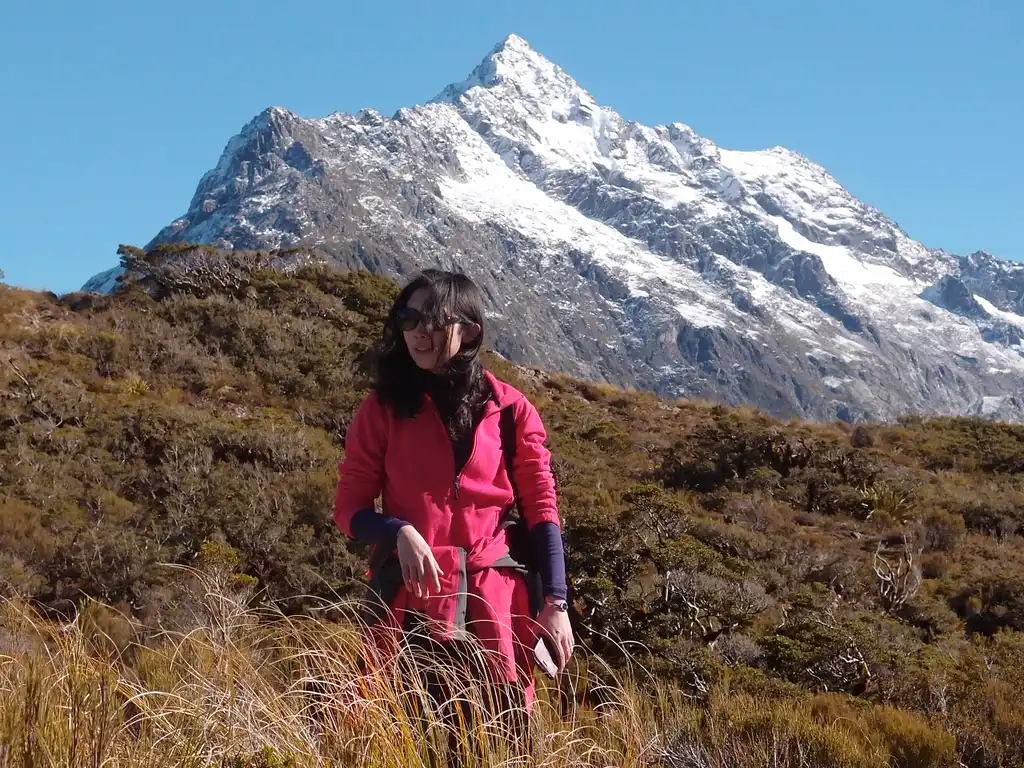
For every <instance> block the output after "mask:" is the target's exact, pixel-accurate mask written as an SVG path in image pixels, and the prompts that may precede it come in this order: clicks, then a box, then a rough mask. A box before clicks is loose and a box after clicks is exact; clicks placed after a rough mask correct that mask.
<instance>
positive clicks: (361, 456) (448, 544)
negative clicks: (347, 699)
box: [334, 270, 573, 711]
mask: <svg viewBox="0 0 1024 768" xmlns="http://www.w3.org/2000/svg"><path fill="white" fill-rule="evenodd" d="M483 339H484V312H483V300H482V296H481V293H480V291H479V289H478V288H477V286H476V285H475V284H474V283H473V282H472V281H471V280H470V279H469V278H468V277H466V276H465V275H462V274H456V273H451V272H441V271H437V270H428V271H426V272H424V273H423V274H422V275H420V276H419V277H417V278H416V279H415V280H413V281H412V282H411V283H409V284H408V285H407V286H406V287H405V288H404V289H403V290H402V292H401V293H400V295H399V296H398V298H397V300H396V301H395V304H394V306H393V307H392V308H391V311H390V313H389V315H388V318H387V320H386V322H385V327H384V332H383V339H382V342H383V344H382V347H383V348H382V352H381V356H380V359H379V362H378V372H377V381H376V384H375V386H374V388H373V391H372V392H371V393H370V394H369V395H368V396H367V397H366V399H365V400H364V401H363V402H362V404H361V405H360V406H359V408H358V409H357V411H356V413H355V415H354V417H353V419H352V422H351V424H350V425H349V428H348V431H347V434H346V438H345V459H344V461H343V462H342V463H341V465H340V467H339V479H338V487H337V496H336V500H335V510H334V519H335V522H336V523H337V525H338V527H339V528H340V529H341V530H342V531H343V532H344V533H345V534H346V535H347V536H349V537H350V538H354V539H358V540H361V541H365V542H370V543H372V544H374V545H375V555H374V558H373V561H372V562H371V587H372V588H373V589H374V590H375V591H376V592H377V593H378V594H379V595H380V597H381V599H382V601H383V603H384V604H385V605H386V607H387V609H388V610H384V611H380V612H379V613H378V616H377V618H378V623H377V624H376V626H375V628H374V630H375V639H376V641H377V646H378V647H381V648H385V649H386V648H390V649H391V651H394V650H395V649H396V647H397V645H396V641H397V639H398V638H399V636H400V634H401V633H402V632H406V633H407V636H409V635H414V636H415V637H417V638H421V637H426V638H428V644H429V645H430V646H431V647H432V648H433V649H434V650H435V651H437V652H440V653H444V652H446V651H448V650H450V649H451V648H455V647H458V645H459V643H460V642H462V641H463V640H465V638H471V639H472V641H473V642H474V643H476V644H477V645H478V647H481V648H482V650H483V651H485V652H486V653H485V655H486V658H487V659H488V660H489V661H488V663H487V664H486V673H487V674H488V675H490V677H491V681H492V682H493V683H494V684H495V685H497V686H504V687H505V688H507V689H510V690H514V691H518V693H520V694H521V696H517V697H516V698H517V699H521V701H522V702H523V704H524V706H525V708H526V710H527V711H528V710H529V709H530V708H531V706H532V702H533V691H534V685H533V679H532V666H533V661H534V658H533V654H534V653H535V649H536V652H538V653H539V652H540V651H543V650H544V647H545V646H544V645H538V641H537V638H538V637H540V638H542V639H546V640H547V641H548V642H547V643H546V646H547V648H548V649H549V650H550V651H552V652H553V653H552V656H553V657H554V658H555V660H556V664H557V666H558V671H561V670H562V669H564V667H565V664H566V662H567V661H568V659H569V658H570V656H571V654H572V651H573V635H572V629H571V627H570V623H569V618H568V613H567V605H566V581H565V566H564V559H563V553H562V540H561V531H560V521H559V517H558V511H557V508H556V494H555V486H554V480H553V477H552V474H551V470H550V454H549V453H548V451H547V449H546V447H545V445H544V443H545V439H546V434H545V430H544V426H543V424H542V423H541V419H540V417H539V415H538V413H537V411H536V409H535V408H534V406H533V405H532V404H531V403H530V402H529V401H528V400H527V399H526V397H525V396H523V394H522V393H520V392H518V391H516V390H515V389H514V388H512V387H511V386H509V385H508V384H506V383H504V382H502V381H499V380H498V379H497V378H496V377H495V376H494V375H493V374H492V373H490V372H489V371H486V370H484V368H483V367H482V365H481V362H480V350H481V347H482V345H483ZM504 409H511V416H513V417H514V422H513V421H512V420H510V419H509V416H508V414H506V416H505V417H502V415H501V414H502V411H503V410H504ZM503 418H504V419H506V421H505V424H510V423H514V425H515V427H514V433H515V434H514V440H515V445H514V447H515V458H514V460H513V461H512V464H513V466H512V471H511V472H508V471H506V470H507V468H506V466H505V461H504V456H503V452H502V442H501V423H502V419H503ZM378 496H381V497H382V510H383V511H382V512H381V513H378V512H377V511H376V510H375V508H374V502H375V500H376V499H377V497H378ZM516 500H517V501H518V506H519V509H520V510H521V513H522V516H523V518H524V519H525V524H526V527H527V529H528V530H529V542H531V543H532V549H533V552H532V553H531V554H533V555H534V559H535V562H536V568H537V570H538V571H539V572H540V582H541V584H542V585H543V606H542V607H539V606H535V608H538V607H539V608H540V609H539V612H536V616H535V617H534V616H531V604H530V596H529V593H528V587H527V582H526V580H525V579H524V576H523V574H522V572H521V570H522V569H521V568H518V567H517V563H516V561H515V560H514V558H512V557H511V556H510V553H509V534H508V528H506V527H505V523H506V522H507V519H508V514H509V512H510V510H512V509H513V508H514V506H515V505H514V501H516ZM520 559H522V558H520ZM389 641H390V644H389Z"/></svg>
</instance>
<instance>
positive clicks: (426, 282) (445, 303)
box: [374, 269, 492, 440]
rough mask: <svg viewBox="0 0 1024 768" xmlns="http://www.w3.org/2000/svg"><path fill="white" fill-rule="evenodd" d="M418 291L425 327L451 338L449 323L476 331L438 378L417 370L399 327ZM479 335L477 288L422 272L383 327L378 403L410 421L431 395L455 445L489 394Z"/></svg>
mask: <svg viewBox="0 0 1024 768" xmlns="http://www.w3.org/2000/svg"><path fill="white" fill-rule="evenodd" d="M421 288H426V289H427V290H428V291H429V293H430V295H429V297H428V299H427V301H426V302H425V303H424V305H423V308H422V312H423V315H424V320H425V323H426V325H427V327H428V328H435V329H436V328H445V329H446V331H447V333H449V334H450V333H452V332H453V331H454V327H453V326H452V325H451V321H453V320H454V321H455V322H464V323H473V324H476V325H477V326H479V328H480V332H479V333H478V334H477V335H476V337H475V338H472V339H467V340H464V341H463V343H462V347H461V348H460V349H459V351H458V353H457V354H455V355H454V356H453V357H452V358H451V360H449V361H448V363H447V364H446V365H445V366H444V369H443V370H441V371H438V372H437V373H432V372H430V371H425V370H423V369H422V368H420V367H419V366H418V365H416V363H415V361H414V360H413V359H412V357H411V356H410V355H409V349H408V347H407V346H406V344H405V337H404V335H403V333H402V328H401V325H400V318H401V314H402V312H403V310H404V309H405V308H406V306H407V305H408V303H409V299H410V298H411V297H412V295H413V294H414V293H415V292H416V291H418V290H420V289H421ZM483 331H484V301H483V294H482V293H481V292H480V289H479V288H478V287H477V285H476V283H474V282H473V281H472V280H471V279H470V278H469V277H468V276H466V275H464V274H462V273H459V272H445V271H442V270H438V269H427V270H424V271H423V272H421V273H420V274H419V275H418V276H417V277H415V278H414V279H413V280H412V281H411V282H409V283H408V284H407V285H406V286H405V287H404V288H403V289H402V291H401V293H399V295H398V298H397V299H395V303H394V304H393V305H392V307H391V311H390V312H389V313H388V316H387V319H386V320H385V322H384V330H383V333H382V336H381V348H380V352H379V354H378V357H377V380H376V383H375V384H374V390H375V391H376V392H377V395H378V397H380V399H381V402H383V403H384V404H386V405H389V406H391V408H392V409H393V410H394V412H395V413H396V415H398V417H399V418H412V417H413V416H415V415H416V414H417V413H419V411H420V409H421V408H422V407H423V396H424V394H426V393H428V392H429V393H430V395H431V397H432V398H434V399H435V401H437V405H438V408H439V410H440V411H441V414H442V418H443V419H444V420H445V422H446V423H445V427H446V429H447V431H448V435H449V437H451V439H452V440H458V439H459V438H461V437H464V436H465V435H467V434H468V433H469V432H470V431H472V429H473V426H474V424H475V422H476V419H477V418H479V416H480V414H481V413H482V411H483V408H484V406H485V405H486V402H487V399H488V398H489V397H491V395H492V393H491V389H490V387H489V385H488V383H487V379H486V377H485V376H484V371H483V364H482V363H481V361H480V351H481V348H482V347H483V338H484V332H483Z"/></svg>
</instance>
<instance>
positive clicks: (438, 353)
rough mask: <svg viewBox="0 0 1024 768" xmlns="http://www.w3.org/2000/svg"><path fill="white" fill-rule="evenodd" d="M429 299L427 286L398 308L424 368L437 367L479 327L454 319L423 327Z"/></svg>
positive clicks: (411, 348)
mask: <svg viewBox="0 0 1024 768" xmlns="http://www.w3.org/2000/svg"><path fill="white" fill-rule="evenodd" d="M429 299H430V290H429V289H428V288H419V289H417V290H416V291H414V292H413V294H412V296H410V297H409V301H408V302H407V303H406V305H405V307H404V309H402V310H400V311H399V315H398V322H399V326H400V327H401V329H402V335H403V336H404V338H405V345H406V347H408V348H409V356H410V357H412V359H413V362H414V363H416V365H418V366H419V367H420V368H423V369H424V370H427V371H438V370H440V369H442V368H443V367H444V366H445V365H446V364H447V363H448V361H449V360H451V359H452V358H453V357H455V355H457V354H458V353H459V350H460V349H462V344H463V342H464V341H472V340H473V339H474V338H475V337H476V333H478V330H477V328H476V326H475V325H472V324H469V323H465V322H455V320H454V319H453V320H452V324H451V325H448V326H447V327H445V328H436V329H434V330H432V331H430V332H429V333H428V332H427V331H426V329H425V328H424V327H423V316H422V311H423V307H424V305H425V304H426V303H427V301H428V300H429Z"/></svg>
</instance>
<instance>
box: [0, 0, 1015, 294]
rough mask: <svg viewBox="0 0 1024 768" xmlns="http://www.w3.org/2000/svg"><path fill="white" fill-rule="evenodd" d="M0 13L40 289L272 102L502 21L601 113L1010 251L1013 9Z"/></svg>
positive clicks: (24, 224) (417, 84) (82, 9)
mask: <svg viewBox="0 0 1024 768" xmlns="http://www.w3.org/2000/svg"><path fill="white" fill-rule="evenodd" d="M3 16H4V18H3V23H2V25H0V94H2V96H0V98H2V100H3V101H2V103H3V110H2V113H0V114H2V115H3V119H0V146H2V147H4V150H5V151H4V158H3V166H2V167H3V171H2V173H0V233H2V234H3V247H2V250H0V269H2V270H3V271H4V272H5V273H6V281H7V282H9V283H12V284H15V285H21V286H25V287H31V288H46V289H49V290H53V291H56V292H58V293H62V292H65V291H70V290H75V289H77V288H78V287H80V286H81V284H82V283H83V282H84V281H85V280H86V279H87V278H89V277H90V276H91V275H93V274H94V273H96V272H98V271H101V270H103V269H106V268H108V267H110V266H113V265H114V264H116V263H117V256H116V253H115V251H116V249H117V245H118V244H119V243H130V244H133V245H138V246H142V245H145V244H146V242H147V241H148V240H149V239H150V238H152V237H153V235H155V234H156V232H157V231H158V230H159V229H160V228H161V227H162V226H164V225H165V224H167V223H168V222H170V221H171V220H173V219H174V218H176V217H178V216H179V215H181V214H182V213H184V212H185V210H186V209H187V207H188V203H189V200H190V199H191V197H192V194H193V192H194V191H195V187H196V184H197V183H198V181H199V178H200V176H201V175H202V174H203V173H204V172H205V171H206V170H208V169H209V168H211V167H213V166H214V165H215V164H216V162H217V158H218V156H219V155H220V152H221V150H222V149H223V147H224V144H225V143H226V142H227V140H228V139H229V138H230V137H231V136H232V135H233V134H235V133H236V132H237V131H238V130H239V129H240V128H241V127H242V125H243V124H245V123H246V122H247V121H248V120H249V119H250V118H251V117H252V116H253V115H255V114H257V113H258V112H260V111H261V110H262V109H263V108H265V107H267V106H270V105H278V106H283V107H287V108H288V109H291V110H293V111H295V112H298V113H299V114H302V115H305V116H308V117H315V116H323V115H326V114H329V113H330V112H334V111H339V110H342V111H349V112H352V111H357V110H359V109H361V108H363V107H374V108H376V109H378V110H380V111H381V112H384V113H386V114H390V113H392V112H394V110H396V109H397V108H398V107H400V106H404V105H410V104H415V103H422V102H423V101H425V100H427V99H429V98H431V97H433V96H434V95H436V94H437V93H438V92H439V91H440V90H441V89H442V88H443V87H444V86H445V85H446V84H447V83H449V82H451V81H454V80H461V79H462V78H463V77H464V76H465V75H466V74H467V73H468V72H469V71H470V70H471V69H472V68H473V67H474V66H475V65H476V64H477V63H478V62H479V60H480V59H481V58H483V56H484V55H485V54H486V53H487V51H488V50H490V48H491V47H492V46H493V45H494V44H495V43H497V42H498V41H500V40H501V39H503V38H504V37H505V36H506V35H508V34H509V33H510V32H515V33H516V34H519V35H521V36H522V37H525V38H526V39H527V40H528V41H529V42H530V44H531V45H532V46H533V47H534V48H535V49H537V50H539V51H540V52H541V53H543V54H544V55H546V56H547V57H548V58H549V59H551V60H552V61H554V62H555V63H556V64H558V65H560V66H561V67H562V68H563V69H565V70H566V71H568V72H569V73H570V74H571V75H572V76H573V77H575V78H576V79H577V80H578V81H579V82H580V83H581V84H582V85H583V86H584V87H585V88H587V89H588V90H589V91H590V92H591V93H592V94H593V95H594V96H595V98H596V99H597V100H598V101H599V102H600V103H602V104H605V105H608V106H610V107H613V108H614V109H616V110H617V111H619V112H620V113H621V114H622V115H623V116H624V117H626V118H627V119H633V120H639V121H641V122H644V123H647V124H656V123H659V122H661V123H665V122H672V121H681V122H684V123H687V124H689V125H691V126H692V127H693V128H694V129H695V130H696V131H697V132H698V133H700V134H702V135H705V136H707V137H709V138H711V139H712V140H714V141H715V142H716V143H718V144H719V145H721V146H724V147H727V148H731V149H760V148H764V147H768V146H773V145H777V144H781V145H785V146H787V147H790V148H791V149H795V150H797V151H799V152H802V153H803V154H805V155H807V156H808V157H809V158H811V159H812V160H814V161H815V162H818V163H820V164H822V165H824V166H825V167H826V168H828V169H829V171H831V172H832V174H833V175H834V176H836V178H837V179H838V180H839V181H840V182H841V183H843V184H844V185H845V186H846V187H847V188H848V189H850V191H852V192H853V193H854V194H856V195H858V196H859V197H861V198H862V199H863V200H865V201H866V202H868V203H870V204H872V205H875V206H877V207H879V208H881V209H882V210H883V211H884V212H885V213H887V214H888V215H889V216H891V217H892V218H893V219H895V220H896V221H897V223H899V224H900V225H901V226H902V227H903V228H904V229H905V230H906V231H907V232H908V233H909V234H910V235H911V236H912V237H914V238H916V239H919V240H921V241H923V242H924V243H925V244H927V245H929V246H933V247H942V248H945V249H947V250H950V251H954V252H963V253H966V252H970V251H973V250H977V249H979V248H985V249H987V250H990V251H992V252H994V253H996V254H998V255H1000V256H1004V257H1007V258H1018V259H1024V240H1022V235H1021V233H1020V227H1019V225H1018V222H1019V221H1020V217H1021V204H1020V198H1019V197H1017V194H1016V192H1017V184H1018V181H1019V180H1020V179H1022V178H1024V148H1022V144H1021V132H1020V126H1021V124H1022V122H1024V106H1022V104H1024V100H1022V99H1021V93H1022V83H1024V46H1021V45H1020V44H1019V35H1020V30H1021V28H1022V27H1024V10H1022V4H1020V3H1018V2H1016V1H1015V0H1005V1H1004V2H983V1H979V2H972V3H967V2H960V1H959V0H932V1H931V2H919V1H918V0H900V2H892V0H889V1H888V2H881V1H876V0H860V1H859V2H856V3H831V2H820V0H819V1H817V2H810V1H808V2H796V1H793V2H790V1H788V0H774V2H762V1H761V0H758V1H756V2H755V1H754V0H750V1H749V2H721V0H699V1H698V0H695V1H693V2H684V1H683V0H663V2H644V1H642V0H631V2H628V3H626V2H622V0H616V1H615V2H605V1H604V0H590V1H589V2H571V1H569V0H557V2H555V1H554V0H543V1H542V2H541V1H538V2H532V1H529V2H528V1H524V0H519V1H518V2H491V3H486V2H480V0H473V1H472V2H449V1H447V0H437V1H436V2H412V1H411V0H407V1H406V2H395V1H392V0H374V1H373V2H356V1H355V0H349V1H347V2H338V0H333V1H332V2H327V1H321V0H296V2H295V3H294V4H293V3H283V2H280V0H275V2H266V1H264V0H247V2H244V3H243V2H227V1H221V0H205V1H204V2H195V1H194V0H175V1H174V2H167V1H166V0H153V2H138V0H131V1H130V2H128V1H125V0H103V2H96V3H86V2H72V1H71V0H66V1H65V2H62V3H58V2H53V1H52V0H36V1H35V2H33V3H31V4H30V3H12V4H8V5H7V6H6V7H5V12H4V14H3Z"/></svg>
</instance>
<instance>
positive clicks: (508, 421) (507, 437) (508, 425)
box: [498, 405, 523, 517]
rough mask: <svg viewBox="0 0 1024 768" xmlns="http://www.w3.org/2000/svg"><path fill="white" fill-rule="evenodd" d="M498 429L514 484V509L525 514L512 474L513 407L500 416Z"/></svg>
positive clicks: (514, 417)
mask: <svg viewBox="0 0 1024 768" xmlns="http://www.w3.org/2000/svg"><path fill="white" fill-rule="evenodd" d="M498 429H499V431H500V433H501V453H502V456H504V458H505V472H506V473H507V474H508V481H509V483H511V484H512V498H513V504H514V505H515V507H514V509H515V510H516V511H517V512H519V515H520V517H521V516H522V514H523V511H522V509H521V508H520V506H519V489H518V488H516V479H515V477H514V475H513V472H512V467H513V466H515V459H516V414H515V411H514V410H512V406H511V405H506V406H505V407H504V408H502V409H501V413H500V414H499V415H498ZM510 511H512V510H510Z"/></svg>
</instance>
